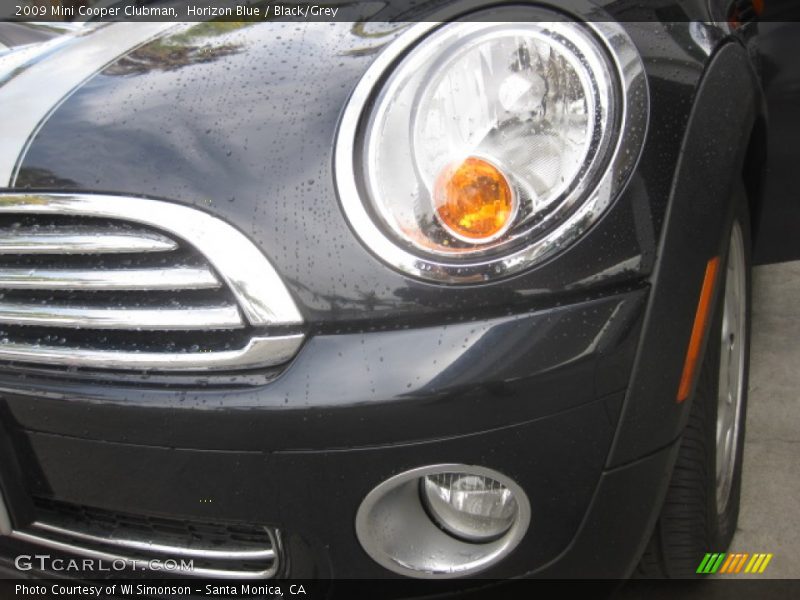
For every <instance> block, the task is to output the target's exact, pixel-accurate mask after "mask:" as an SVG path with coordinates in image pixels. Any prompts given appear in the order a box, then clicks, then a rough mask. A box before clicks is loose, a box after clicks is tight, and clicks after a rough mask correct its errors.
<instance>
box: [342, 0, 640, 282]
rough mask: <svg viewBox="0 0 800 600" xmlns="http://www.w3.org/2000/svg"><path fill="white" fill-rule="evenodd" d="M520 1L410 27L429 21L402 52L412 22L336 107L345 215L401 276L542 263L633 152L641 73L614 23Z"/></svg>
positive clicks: (596, 203)
mask: <svg viewBox="0 0 800 600" xmlns="http://www.w3.org/2000/svg"><path fill="white" fill-rule="evenodd" d="M504 10H511V9H495V11H494V12H492V13H491V16H492V18H493V19H494V18H497V17H502V16H503V13H504ZM513 10H514V13H513V16H514V18H515V19H519V10H520V9H519V7H517V8H515V9H513ZM526 10H527V11H528V13H529V15H530V16H531V20H529V21H527V22H519V21H517V22H495V21H491V22H489V21H486V20H485V19H486V15H485V14H482V13H477V14H476V15H475V16H474V19H475V20H469V21H457V22H453V23H448V24H445V25H441V26H437V27H435V26H433V25H431V24H420V25H419V26H417V27H416V28H414V29H419V28H425V30H426V31H427V30H430V29H433V31H432V32H430V33H429V35H427V37H424V39H422V41H419V42H418V43H417V44H416V46H414V47H413V48H412V49H411V50H410V51H407V52H405V51H406V50H407V46H408V45H410V44H413V43H414V42H415V41H418V40H415V39H414V36H412V35H411V34H412V32H408V34H407V35H406V36H401V38H400V39H398V40H397V41H396V42H395V43H394V44H391V45H390V46H389V48H387V50H386V51H385V52H384V56H382V57H381V58H380V59H379V60H377V61H376V63H375V64H374V65H373V67H372V68H371V70H370V71H373V72H370V71H368V73H367V75H366V76H365V77H364V79H362V82H361V83H360V84H359V87H358V88H357V89H356V91H355V93H354V96H353V99H352V100H351V103H350V105H349V106H348V108H347V110H346V111H345V116H344V119H343V123H342V128H341V130H340V138H339V140H338V143H337V151H336V160H337V165H336V166H337V182H338V184H339V191H340V195H341V199H342V203H343V206H344V208H345V212H346V213H347V216H348V218H349V219H350V221H351V223H352V224H353V226H354V229H355V230H356V232H357V233H358V235H359V236H360V237H361V238H362V240H363V241H365V242H366V243H367V245H368V246H369V247H370V248H371V249H372V250H373V251H374V252H376V254H378V255H379V256H380V257H381V258H383V259H384V260H387V261H388V262H390V263H391V264H393V265H394V266H396V267H398V268H401V269H402V270H404V271H406V272H408V273H411V274H414V275H418V276H422V277H425V278H428V279H437V280H443V281H452V282H468V281H476V280H485V279H489V278H492V277H496V276H499V275H503V274H507V273H510V272H514V271H517V270H520V269H522V268H524V267H527V266H529V265H530V264H533V263H535V262H538V261H540V260H543V259H544V258H546V257H548V256H550V255H551V254H552V253H553V252H555V251H557V250H559V249H560V248H563V247H565V246H566V245H567V244H568V243H569V242H571V241H574V239H576V238H577V237H578V236H579V235H580V234H582V233H583V232H584V231H585V230H586V229H587V228H588V227H589V226H590V225H591V224H592V223H593V222H594V221H595V220H596V219H597V218H598V217H599V215H600V214H601V213H602V212H603V210H604V209H605V208H606V207H607V206H608V205H609V204H610V202H611V200H612V198H613V194H614V192H615V191H616V190H617V189H618V187H619V186H620V185H621V184H622V183H624V176H625V175H627V173H628V172H629V171H630V169H631V167H632V165H633V164H634V163H635V161H636V159H637V158H638V153H639V150H640V147H641V141H642V138H643V135H644V125H643V123H642V121H643V120H644V122H645V123H646V113H647V94H646V83H645V81H644V77H643V71H642V69H641V62H640V59H639V56H638V53H636V51H635V50H633V52H630V50H632V49H633V46H632V44H631V43H630V40H629V38H628V37H627V35H626V34H625V33H624V31H623V30H622V29H621V28H620V27H619V26H618V25H616V24H613V23H603V24H598V23H596V24H593V25H589V24H583V23H578V22H575V21H570V20H566V19H565V18H564V17H563V16H561V15H559V14H557V13H551V12H547V11H544V10H542V9H526ZM509 16H510V15H509ZM543 18H549V19H553V18H557V19H561V20H556V21H543V20H542V19H543ZM606 34H608V35H610V36H612V38H609V37H608V36H607V35H606ZM418 36H419V34H417V37H418ZM406 38H410V39H406ZM393 46H396V47H395V48H393ZM620 49H622V50H625V55H624V59H623V58H621V56H620V55H618V53H617V51H618V50H620ZM404 52H405V53H404ZM621 63H624V64H621ZM628 63H630V65H632V66H630V65H629V64H628ZM390 67H391V69H390ZM623 69H627V70H625V71H623ZM387 73H388V76H387ZM379 84H380V85H379ZM642 91H644V93H642ZM376 92H377V93H376ZM632 93H638V94H639V96H640V98H639V106H638V107H637V108H635V109H634V110H630V109H629V107H628V102H629V97H628V96H629V95H630V94H632ZM367 107H369V110H366V108H367ZM351 126H352V130H351ZM631 130H633V134H632V135H631V136H630V137H628V138H627V139H626V138H624V137H623V136H625V134H626V133H628V132H629V131H631ZM349 135H353V138H354V139H353V140H347V141H345V140H343V139H342V136H349ZM343 141H344V143H343ZM623 143H625V144H629V145H631V144H632V146H633V151H632V150H631V148H625V153H624V156H623V155H622V154H621V153H620V150H621V148H620V147H621V146H622V145H623Z"/></svg>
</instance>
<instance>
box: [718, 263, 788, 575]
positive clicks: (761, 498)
mask: <svg viewBox="0 0 800 600" xmlns="http://www.w3.org/2000/svg"><path fill="white" fill-rule="evenodd" d="M798 341H800V261H793V262H787V263H780V264H773V265H765V266H760V267H756V268H755V269H754V271H753V322H752V341H751V355H750V385H749V400H748V414H747V427H746V441H745V451H744V474H743V484H742V501H741V513H740V515H739V528H738V529H737V531H736V535H735V536H734V539H733V543H732V545H731V548H730V551H731V552H747V553H750V554H752V553H755V552H759V553H772V554H774V557H773V559H772V561H771V562H770V564H769V565H768V567H767V569H766V570H765V571H764V573H763V574H761V575H757V576H754V577H761V578H763V577H770V578H800V461H798V451H800V343H798ZM741 576H742V575H738V576H737V577H741Z"/></svg>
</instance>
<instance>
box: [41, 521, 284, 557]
mask: <svg viewBox="0 0 800 600" xmlns="http://www.w3.org/2000/svg"><path fill="white" fill-rule="evenodd" d="M31 527H33V528H34V529H38V530H41V531H43V532H48V533H55V534H59V535H64V536H70V537H73V538H75V539H79V540H82V541H85V542H93V543H95V544H104V545H106V546H116V547H119V548H127V549H131V550H144V551H148V552H158V553H162V554H166V555H176V556H187V557H190V558H216V559H223V560H272V559H274V558H275V552H274V551H273V550H272V548H267V549H263V550H247V549H237V550H233V549H229V550H215V549H213V548H193V547H191V546H175V545H167V544H159V543H157V542H153V541H146V540H139V539H131V538H116V537H113V536H108V537H102V536H99V535H92V534H89V533H86V532H83V531H77V530H70V529H66V528H64V527H58V526H56V525H52V524H50V523H42V522H39V521H35V522H34V523H32V524H31Z"/></svg>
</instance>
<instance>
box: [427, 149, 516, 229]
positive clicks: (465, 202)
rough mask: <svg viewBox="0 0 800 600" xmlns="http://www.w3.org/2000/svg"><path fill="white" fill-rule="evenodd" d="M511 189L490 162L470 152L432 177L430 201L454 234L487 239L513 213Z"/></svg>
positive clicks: (508, 221)
mask: <svg viewBox="0 0 800 600" xmlns="http://www.w3.org/2000/svg"><path fill="white" fill-rule="evenodd" d="M514 203H515V199H514V193H513V191H512V189H511V186H510V185H509V183H508V180H507V179H506V177H505V175H503V173H502V172H501V171H500V169H498V168H497V167H495V166H494V165H493V164H491V163H490V162H488V161H486V160H483V159H482V158H477V157H474V156H470V157H468V158H467V159H465V160H463V161H462V162H456V163H453V164H450V165H448V166H447V167H445V168H444V169H443V170H442V172H441V173H440V174H439V176H438V177H437V178H436V183H435V184H434V189H433V204H434V209H435V210H436V214H437V215H438V217H439V220H440V221H441V222H442V224H443V225H444V226H445V227H446V228H447V229H449V230H450V232H451V233H453V234H454V235H455V236H456V237H459V238H462V239H465V240H467V241H470V242H478V243H480V242H488V241H490V240H492V239H494V238H495V237H496V236H497V235H498V234H500V233H502V232H503V231H504V230H505V229H506V228H507V227H508V225H509V224H510V223H511V220H512V218H513V216H514Z"/></svg>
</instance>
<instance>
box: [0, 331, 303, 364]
mask: <svg viewBox="0 0 800 600" xmlns="http://www.w3.org/2000/svg"><path fill="white" fill-rule="evenodd" d="M302 344H303V335H302V334H295V335H281V336H272V337H254V338H252V339H251V340H249V341H248V342H247V345H246V346H245V347H244V348H241V349H238V350H223V351H213V352H202V353H201V352H195V353H189V352H187V353H181V354H177V353H174V354H170V353H165V352H163V353H162V352H124V351H113V350H108V351H106V350H90V349H87V348H69V347H59V346H31V345H29V344H16V343H7V344H0V360H7V361H15V362H24V363H36V364H44V365H56V366H66V367H91V368H95V369H127V370H130V369H140V370H155V371H159V370H163V371H199V370H202V371H221V370H227V369H253V368H258V367H269V366H274V365H280V364H283V363H285V362H287V361H289V360H290V359H291V358H292V357H293V356H294V355H295V354H296V353H297V351H298V350H299V349H300V346H301V345H302Z"/></svg>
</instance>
